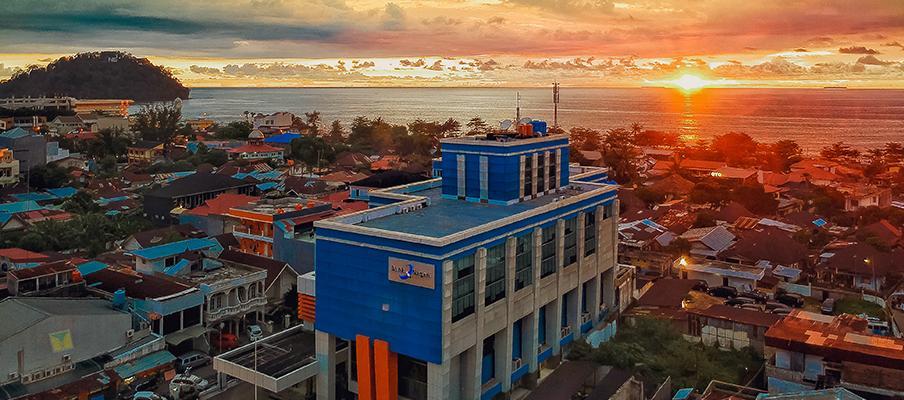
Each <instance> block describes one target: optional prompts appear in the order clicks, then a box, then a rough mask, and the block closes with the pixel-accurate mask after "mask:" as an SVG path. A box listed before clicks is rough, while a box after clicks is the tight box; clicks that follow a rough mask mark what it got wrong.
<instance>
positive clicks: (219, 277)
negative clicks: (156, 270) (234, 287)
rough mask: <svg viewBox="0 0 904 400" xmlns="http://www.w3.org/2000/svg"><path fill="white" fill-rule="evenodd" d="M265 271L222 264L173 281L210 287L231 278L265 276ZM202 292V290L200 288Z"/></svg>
mask: <svg viewBox="0 0 904 400" xmlns="http://www.w3.org/2000/svg"><path fill="white" fill-rule="evenodd" d="M266 271H267V270H265V269H261V268H256V267H251V266H248V265H244V264H237V263H229V264H222V266H220V267H219V268H213V269H206V270H204V271H198V272H191V273H188V274H185V275H179V276H176V277H173V279H175V280H180V281H185V282H191V283H193V284H198V285H202V284H204V285H211V284H214V283H217V282H220V281H225V280H229V279H233V278H239V277H244V276H249V275H253V274H257V273H261V272H263V273H264V274H266ZM202 290H203V288H202Z"/></svg>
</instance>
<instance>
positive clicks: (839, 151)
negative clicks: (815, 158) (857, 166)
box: [819, 142, 860, 162]
mask: <svg viewBox="0 0 904 400" xmlns="http://www.w3.org/2000/svg"><path fill="white" fill-rule="evenodd" d="M819 155H820V156H822V158H825V159H827V160H832V161H836V162H855V161H857V158H859V157H860V151H859V150H856V149H853V148H851V146H848V145H846V144H845V143H844V142H835V143H832V145H830V146H828V147H823V148H822V150H820V151H819Z"/></svg>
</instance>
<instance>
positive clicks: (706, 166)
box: [657, 159, 728, 171]
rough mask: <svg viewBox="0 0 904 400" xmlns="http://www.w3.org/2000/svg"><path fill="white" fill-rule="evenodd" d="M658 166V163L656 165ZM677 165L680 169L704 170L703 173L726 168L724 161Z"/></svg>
mask: <svg viewBox="0 0 904 400" xmlns="http://www.w3.org/2000/svg"><path fill="white" fill-rule="evenodd" d="M657 164H659V163H657ZM678 165H679V166H680V167H681V168H682V169H696V170H704V171H715V170H717V169H719V168H724V167H727V166H728V164H725V162H724V161H708V160H691V159H686V160H681V162H679V163H678Z"/></svg>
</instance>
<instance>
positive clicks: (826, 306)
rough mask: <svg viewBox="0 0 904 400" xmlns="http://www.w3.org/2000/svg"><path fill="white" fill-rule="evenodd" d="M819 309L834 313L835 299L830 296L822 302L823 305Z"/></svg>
mask: <svg viewBox="0 0 904 400" xmlns="http://www.w3.org/2000/svg"><path fill="white" fill-rule="evenodd" d="M819 311H822V313H823V314H825V315H832V314H834V313H835V299H833V298H831V297H829V298H828V299H825V301H823V302H822V306H821V307H820V308H819Z"/></svg>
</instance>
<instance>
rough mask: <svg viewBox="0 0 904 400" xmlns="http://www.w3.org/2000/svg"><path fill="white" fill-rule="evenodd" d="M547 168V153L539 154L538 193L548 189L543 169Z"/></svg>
mask: <svg viewBox="0 0 904 400" xmlns="http://www.w3.org/2000/svg"><path fill="white" fill-rule="evenodd" d="M544 168H546V153H540V154H537V193H543V192H545V191H546V178H545V177H544V175H545V174H544V173H543V172H544V171H543V169H544Z"/></svg>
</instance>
